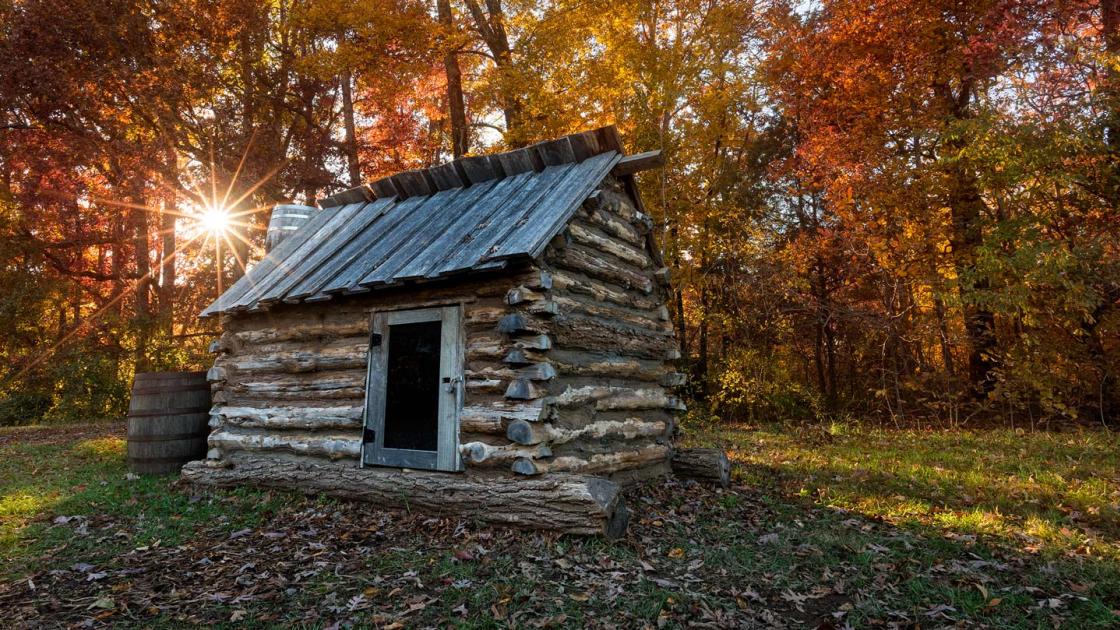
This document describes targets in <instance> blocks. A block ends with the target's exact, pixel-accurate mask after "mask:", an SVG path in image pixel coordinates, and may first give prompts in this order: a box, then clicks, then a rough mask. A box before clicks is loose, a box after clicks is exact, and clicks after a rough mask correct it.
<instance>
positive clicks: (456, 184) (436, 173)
mask: <svg viewBox="0 0 1120 630" xmlns="http://www.w3.org/2000/svg"><path fill="white" fill-rule="evenodd" d="M429 171H430V172H431V175H432V180H433V181H434V182H435V185H436V190H450V189H452V188H461V187H462V186H463V185H465V184H466V182H464V181H463V180H462V178H460V177H459V171H457V170H455V165H454V164H452V163H450V162H448V163H447V164H440V165H439V166H436V167H433V168H431V169H429Z"/></svg>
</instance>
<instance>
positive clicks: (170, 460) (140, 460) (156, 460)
mask: <svg viewBox="0 0 1120 630" xmlns="http://www.w3.org/2000/svg"><path fill="white" fill-rule="evenodd" d="M128 461H129V463H132V464H182V463H185V462H189V461H192V460H191V457H190V456H189V455H188V456H186V457H129V458H128Z"/></svg>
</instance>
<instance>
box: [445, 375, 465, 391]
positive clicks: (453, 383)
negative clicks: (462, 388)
mask: <svg viewBox="0 0 1120 630" xmlns="http://www.w3.org/2000/svg"><path fill="white" fill-rule="evenodd" d="M443 382H444V383H445V384H446V385H447V393H449V394H454V393H455V392H457V391H458V390H459V383H462V382H463V377H461V376H445V377H443Z"/></svg>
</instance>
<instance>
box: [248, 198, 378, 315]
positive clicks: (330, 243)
mask: <svg viewBox="0 0 1120 630" xmlns="http://www.w3.org/2000/svg"><path fill="white" fill-rule="evenodd" d="M366 206H367V204H366V203H365V202H362V203H355V204H350V205H348V206H343V207H342V208H340V209H339V211H338V212H339V219H340V221H339V222H335V223H332V224H330V228H331V231H330V232H328V233H327V234H326V236H325V240H324V242H323V243H322V244H321V245H320V246H319V247H318V248H317V249H315V251H313V252H311V253H310V254H308V255H307V256H306V257H304V258H303V259H301V260H298V261H297V262H296V263H295V264H293V265H292V266H291V268H290V269H289V270H288V273H286V274H284V276H283V277H282V278H279V279H278V280H277V281H276V282H275V283H273V285H272V287H271V288H270V289H269V290H268V291H266V292H264V293H262V294H261V295H260V297H258V298H257V303H258V304H260V305H262V306H268V305H269V304H274V303H276V302H279V301H281V300H283V299H284V298H285V297H286V296H287V295H288V290H289V289H291V288H293V287H295V286H296V285H297V284H299V283H300V282H301V281H303V279H304V278H306V277H308V276H309V275H311V274H312V273H314V272H315V271H317V270H318V269H319V267H320V266H322V265H323V264H329V261H330V259H331V258H332V257H333V256H334V255H335V254H337V253H338V250H339V249H340V248H341V247H342V245H344V244H345V243H346V242H347V241H348V240H349V239H350V237H352V236H353V235H354V234H355V233H357V231H358V230H359V228H360V226H362V225H365V222H364V221H362V217H363V216H365V215H364V212H365V208H366Z"/></svg>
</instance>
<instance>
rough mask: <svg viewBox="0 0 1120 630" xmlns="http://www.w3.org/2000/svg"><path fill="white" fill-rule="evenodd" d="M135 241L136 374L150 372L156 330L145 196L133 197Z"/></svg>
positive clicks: (142, 194)
mask: <svg viewBox="0 0 1120 630" xmlns="http://www.w3.org/2000/svg"><path fill="white" fill-rule="evenodd" d="M132 201H133V203H135V204H136V205H137V206H139V207H136V208H133V209H132V238H133V250H134V255H135V257H136V276H137V278H136V286H135V289H134V290H135V292H136V326H137V330H136V371H137V372H146V371H148V365H149V362H148V341H149V339H150V337H151V330H152V301H151V285H152V261H151V243H150V241H149V237H148V212H147V210H145V209H144V206H145V205H146V199H145V197H144V193H142V192H139V193H136V194H134V195H133V198H132Z"/></svg>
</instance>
